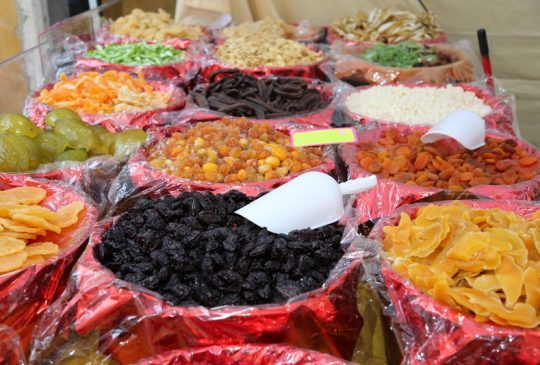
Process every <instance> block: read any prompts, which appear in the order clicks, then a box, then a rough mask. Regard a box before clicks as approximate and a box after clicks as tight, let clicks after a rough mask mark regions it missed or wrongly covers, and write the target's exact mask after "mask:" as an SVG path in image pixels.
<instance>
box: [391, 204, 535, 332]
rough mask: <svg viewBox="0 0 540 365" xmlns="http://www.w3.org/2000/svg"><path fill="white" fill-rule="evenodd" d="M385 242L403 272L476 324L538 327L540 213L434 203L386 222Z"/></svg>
mask: <svg viewBox="0 0 540 365" xmlns="http://www.w3.org/2000/svg"><path fill="white" fill-rule="evenodd" d="M383 245H384V250H385V251H386V252H387V253H388V257H389V258H390V261H391V263H392V267H393V268H394V270H396V271H397V272H398V273H399V274H400V275H402V276H403V277H405V278H407V279H409V280H411V281H412V283H413V284H414V285H415V286H416V287H417V288H418V289H420V290H422V291H423V292H425V293H427V294H429V295H430V296H432V297H434V298H435V299H437V300H438V301H440V302H442V303H444V304H446V305H449V306H451V307H453V308H455V309H457V310H459V311H461V312H464V313H468V314H472V315H474V316H475V319H476V320H477V321H479V322H486V321H492V322H495V323H497V324H500V325H505V326H506V325H511V326H518V327H525V328H535V327H538V325H539V324H540V321H539V318H540V295H539V293H540V214H539V212H536V213H535V214H534V216H532V217H528V218H523V217H520V216H519V215H517V214H514V213H512V212H507V211H504V210H501V209H473V208H471V207H469V206H467V205H465V204H463V203H461V202H454V203H452V204H450V205H447V206H435V205H429V206H426V207H423V208H421V209H420V210H419V211H418V212H417V214H416V216H410V215H408V214H406V213H401V218H400V221H399V224H398V225H397V226H386V227H384V239H383Z"/></svg>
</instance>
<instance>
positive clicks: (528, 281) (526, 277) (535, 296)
mask: <svg viewBox="0 0 540 365" xmlns="http://www.w3.org/2000/svg"><path fill="white" fill-rule="evenodd" d="M523 284H524V286H525V296H526V298H527V299H526V300H525V303H527V304H530V305H532V306H533V307H535V308H540V272H539V271H538V270H536V269H534V268H533V267H528V268H527V269H526V270H525V272H524V273H523Z"/></svg>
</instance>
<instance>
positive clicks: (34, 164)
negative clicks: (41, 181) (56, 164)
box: [16, 136, 44, 170]
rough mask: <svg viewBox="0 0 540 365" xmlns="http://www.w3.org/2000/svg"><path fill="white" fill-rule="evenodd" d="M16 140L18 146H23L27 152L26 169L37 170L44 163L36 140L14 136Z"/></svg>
mask: <svg viewBox="0 0 540 365" xmlns="http://www.w3.org/2000/svg"><path fill="white" fill-rule="evenodd" d="M38 137H39V136H38ZM16 138H17V141H18V142H19V145H21V146H23V147H24V148H26V150H27V151H28V169H30V170H35V169H37V168H38V166H39V165H41V164H42V163H43V162H44V161H43V156H42V155H41V149H40V148H39V145H38V143H37V142H36V140H34V139H32V138H30V137H27V136H16Z"/></svg>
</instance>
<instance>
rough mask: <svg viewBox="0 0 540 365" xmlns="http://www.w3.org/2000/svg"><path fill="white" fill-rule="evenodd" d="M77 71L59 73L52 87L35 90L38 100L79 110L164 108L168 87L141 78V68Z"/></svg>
mask: <svg viewBox="0 0 540 365" xmlns="http://www.w3.org/2000/svg"><path fill="white" fill-rule="evenodd" d="M137 76H138V77H133V76H131V75H130V74H129V73H127V72H117V71H107V72H105V73H102V74H101V73H98V72H81V73H79V74H78V75H76V76H75V77H68V76H66V75H65V74H62V75H60V80H59V81H57V82H56V83H55V84H54V85H53V87H52V88H50V89H48V88H45V89H43V90H42V91H41V93H40V94H39V97H38V99H39V101H41V102H43V103H45V104H47V105H48V106H50V107H52V108H68V109H72V110H75V111H77V112H80V113H89V114H110V113H119V112H128V111H140V110H152V109H162V108H166V107H167V105H168V104H169V102H170V100H171V93H170V92H169V91H158V90H155V87H154V86H153V85H151V84H149V83H148V82H146V81H145V79H144V76H143V74H142V72H140V71H139V72H137Z"/></svg>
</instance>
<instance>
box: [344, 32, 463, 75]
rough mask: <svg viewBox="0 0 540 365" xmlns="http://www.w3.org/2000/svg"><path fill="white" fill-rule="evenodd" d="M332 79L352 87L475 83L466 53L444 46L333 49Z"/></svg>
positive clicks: (412, 44)
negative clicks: (334, 60) (345, 82)
mask: <svg viewBox="0 0 540 365" xmlns="http://www.w3.org/2000/svg"><path fill="white" fill-rule="evenodd" d="M333 49H334V52H335V53H336V54H337V57H338V60H337V61H336V65H335V76H336V77H337V78H339V79H341V80H345V81H347V82H350V83H353V84H381V85H386V84H398V83H399V84H404V83H429V84H445V83H460V82H471V81H474V73H473V66H472V64H471V62H470V61H469V59H468V57H467V56H466V55H465V53H464V52H463V51H462V50H460V49H459V48H457V47H453V46H451V45H447V44H437V45H422V44H419V43H416V42H402V43H398V44H384V43H376V44H374V43H364V44H362V45H359V46H347V47H343V46H334V47H333Z"/></svg>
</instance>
